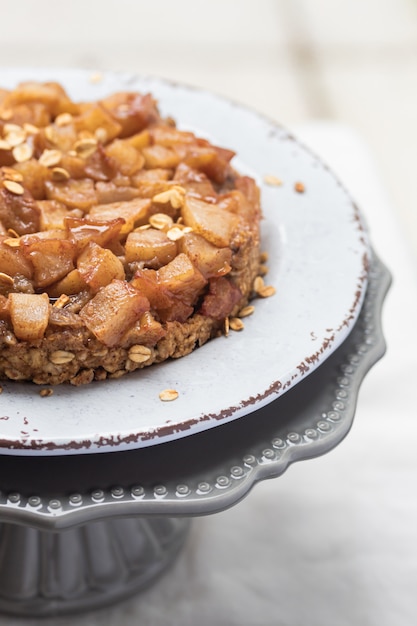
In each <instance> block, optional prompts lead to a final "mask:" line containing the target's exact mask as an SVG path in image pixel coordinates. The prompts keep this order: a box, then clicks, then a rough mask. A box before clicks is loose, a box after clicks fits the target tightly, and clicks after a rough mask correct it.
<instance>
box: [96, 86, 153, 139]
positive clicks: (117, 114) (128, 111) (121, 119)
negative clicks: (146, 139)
mask: <svg viewBox="0 0 417 626" xmlns="http://www.w3.org/2000/svg"><path fill="white" fill-rule="evenodd" d="M101 103H102V105H103V106H104V108H105V109H106V110H107V111H109V112H110V114H111V116H112V117H114V118H115V120H116V121H117V122H118V123H119V124H121V126H122V130H121V133H120V135H119V136H120V137H129V136H130V135H134V134H135V133H139V132H140V131H142V130H144V129H145V127H146V126H148V124H150V123H152V122H156V121H157V120H158V119H159V114H158V111H157V109H156V103H155V100H154V99H153V98H152V96H151V95H150V94H138V93H133V92H119V93H115V94H112V95H111V96H108V97H107V98H105V99H104V100H102V101H101Z"/></svg>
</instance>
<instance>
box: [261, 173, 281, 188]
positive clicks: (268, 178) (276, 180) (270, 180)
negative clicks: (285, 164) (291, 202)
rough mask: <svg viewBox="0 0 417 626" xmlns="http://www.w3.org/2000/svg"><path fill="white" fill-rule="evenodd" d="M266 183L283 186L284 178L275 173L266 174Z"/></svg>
mask: <svg viewBox="0 0 417 626" xmlns="http://www.w3.org/2000/svg"><path fill="white" fill-rule="evenodd" d="M264 183H265V184H266V185H272V186H273V187H281V185H282V184H283V183H282V180H281V179H280V178H278V176H274V175H273V174H266V176H264Z"/></svg>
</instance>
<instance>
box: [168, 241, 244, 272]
mask: <svg viewBox="0 0 417 626" xmlns="http://www.w3.org/2000/svg"><path fill="white" fill-rule="evenodd" d="M178 245H179V248H180V250H181V252H184V254H186V255H187V256H188V258H189V259H190V260H191V261H192V263H193V264H194V265H195V266H196V267H197V268H198V269H199V270H200V272H201V273H202V274H203V276H204V277H205V278H213V277H216V276H224V275H225V274H227V273H228V272H230V269H231V267H230V263H231V260H232V251H231V250H230V248H218V247H217V246H215V245H213V244H212V243H210V242H209V241H207V239H204V237H202V236H201V235H197V234H196V233H186V234H185V235H184V236H183V237H181V239H180V240H179V241H178Z"/></svg>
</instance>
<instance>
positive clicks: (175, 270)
mask: <svg viewBox="0 0 417 626" xmlns="http://www.w3.org/2000/svg"><path fill="white" fill-rule="evenodd" d="M156 275H157V282H158V283H160V284H162V285H163V286H164V287H166V288H167V289H168V290H169V291H171V293H173V294H175V295H176V296H178V298H179V299H180V300H182V301H183V302H185V303H186V304H193V303H194V301H195V300H196V298H197V297H198V295H199V293H200V292H201V289H202V288H203V287H204V286H205V285H206V284H207V280H206V279H205V278H204V276H203V275H202V273H201V272H200V271H199V270H198V269H197V268H196V267H195V265H193V264H192V262H191V261H190V259H189V258H188V256H187V255H186V254H183V253H181V254H179V255H178V256H177V257H175V259H174V260H173V261H171V262H170V263H168V264H167V265H164V266H163V267H161V268H160V269H159V270H157V272H156Z"/></svg>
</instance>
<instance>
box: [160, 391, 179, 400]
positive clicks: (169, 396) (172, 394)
mask: <svg viewBox="0 0 417 626" xmlns="http://www.w3.org/2000/svg"><path fill="white" fill-rule="evenodd" d="M178 396H179V393H178V391H176V390H175V389H164V391H161V393H160V394H159V398H160V399H161V400H162V402H171V401H172V400H176V399H177V398H178Z"/></svg>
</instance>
